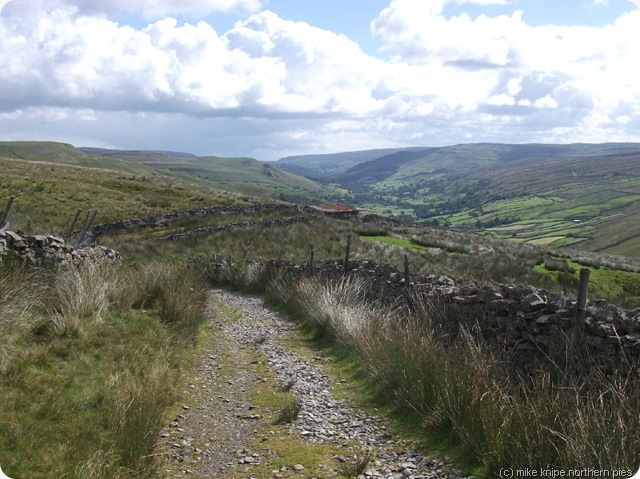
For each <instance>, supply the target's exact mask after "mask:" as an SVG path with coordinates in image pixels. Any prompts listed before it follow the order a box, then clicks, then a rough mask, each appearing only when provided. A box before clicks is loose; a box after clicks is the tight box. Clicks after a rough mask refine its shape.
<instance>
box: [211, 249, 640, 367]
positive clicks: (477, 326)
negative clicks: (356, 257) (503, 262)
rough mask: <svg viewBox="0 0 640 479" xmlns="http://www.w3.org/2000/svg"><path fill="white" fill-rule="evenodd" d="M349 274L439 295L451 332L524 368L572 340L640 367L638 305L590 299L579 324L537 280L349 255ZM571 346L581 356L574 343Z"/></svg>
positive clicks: (335, 274)
mask: <svg viewBox="0 0 640 479" xmlns="http://www.w3.org/2000/svg"><path fill="white" fill-rule="evenodd" d="M262 266H263V268H264V270H265V274H266V275H267V278H274V277H276V276H277V275H279V274H285V275H288V276H291V277H310V276H314V277H316V278H324V279H329V280H337V279H339V278H341V277H343V275H344V274H345V268H344V262H343V260H334V261H322V262H316V263H315V264H314V266H313V267H311V266H310V265H309V264H298V265H296V264H290V263H287V262H283V261H270V262H267V263H264V264H263V265H262ZM216 267H217V268H228V265H226V263H218V264H217V265H216ZM347 274H349V275H353V276H359V277H361V278H364V279H365V280H366V283H367V284H368V294H369V296H370V298H371V299H372V300H377V301H382V302H383V303H386V304H398V302H401V303H403V304H404V305H406V306H408V307H411V306H412V303H413V302H414V301H416V298H420V299H419V300H428V301H435V302H437V303H438V304H439V305H440V306H441V307H440V308H438V311H441V312H444V316H445V318H443V320H444V321H445V322H447V324H448V330H449V331H458V330H459V328H460V326H465V327H466V328H467V329H468V330H470V331H472V332H473V333H474V334H475V335H476V336H477V337H481V338H482V339H483V342H484V343H485V344H487V345H488V346H489V347H490V350H491V351H492V352H493V353H494V354H495V355H496V356H497V357H499V358H500V359H502V360H504V361H508V362H509V363H511V364H512V365H514V366H515V367H516V369H517V370H519V371H521V372H525V373H530V372H532V371H535V370H538V369H540V368H544V367H546V366H548V365H549V364H550V361H554V362H555V363H556V364H562V362H563V361H564V360H565V359H566V357H567V354H566V353H567V348H568V347H569V348H574V347H578V351H579V352H580V351H586V353H587V354H585V356H584V358H582V359H581V360H582V361H584V364H582V366H583V367H589V368H593V369H598V370H599V371H602V372H604V373H606V374H617V375H628V374H629V373H632V372H638V370H639V368H640V308H636V309H633V310H625V309H622V308H619V307H617V306H615V305H613V304H609V303H607V302H605V301H600V300H592V301H589V302H588V305H587V311H586V319H585V321H584V323H582V324H578V322H577V320H576V302H575V299H574V298H570V297H567V296H564V295H561V294H558V293H554V292H550V291H545V290H539V289H537V288H534V287H532V286H514V285H504V284H481V283H477V282H473V281H461V280H456V279H453V278H450V277H448V276H444V275H422V276H415V277H414V276H410V275H405V274H404V273H403V272H401V271H399V270H398V269H396V268H394V267H392V266H389V265H384V264H376V263H374V262H372V261H350V262H349V264H348V268H347ZM576 335H577V336H576ZM576 337H577V339H578V341H577V342H575V339H574V338H576ZM570 352H571V354H573V355H574V356H575V354H576V351H575V350H571V349H570Z"/></svg>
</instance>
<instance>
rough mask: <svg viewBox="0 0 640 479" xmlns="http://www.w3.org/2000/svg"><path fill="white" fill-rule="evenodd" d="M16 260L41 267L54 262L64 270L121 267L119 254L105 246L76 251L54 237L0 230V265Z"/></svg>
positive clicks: (87, 246)
mask: <svg viewBox="0 0 640 479" xmlns="http://www.w3.org/2000/svg"><path fill="white" fill-rule="evenodd" d="M8 257H11V258H15V259H18V260H21V261H23V262H25V263H31V264H42V263H45V262H53V263H54V264H58V265H61V266H65V265H68V264H78V263H83V262H92V263H101V262H108V263H120V262H121V261H122V258H121V256H120V254H119V253H118V252H117V251H114V250H112V249H110V248H105V247H104V246H91V245H84V246H80V247H73V246H71V245H68V244H66V243H65V241H64V240H63V239H62V238H58V237H57V236H53V235H25V236H23V235H21V234H19V233H16V232H15V231H2V230H0V261H2V259H3V258H8Z"/></svg>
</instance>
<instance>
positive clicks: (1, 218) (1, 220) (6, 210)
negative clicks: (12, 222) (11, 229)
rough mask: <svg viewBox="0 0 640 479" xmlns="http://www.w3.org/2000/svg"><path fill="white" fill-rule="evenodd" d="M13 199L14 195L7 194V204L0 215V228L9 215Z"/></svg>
mask: <svg viewBox="0 0 640 479" xmlns="http://www.w3.org/2000/svg"><path fill="white" fill-rule="evenodd" d="M13 200H15V196H9V201H7V205H6V206H5V207H4V211H3V212H2V216H0V228H2V227H4V225H5V223H6V221H7V218H8V217H9V211H11V205H13Z"/></svg>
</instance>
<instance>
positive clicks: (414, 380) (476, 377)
mask: <svg viewBox="0 0 640 479" xmlns="http://www.w3.org/2000/svg"><path fill="white" fill-rule="evenodd" d="M363 289H364V287H363V285H362V284H360V283H359V282H358V281H354V280H352V279H344V280H342V281H340V282H336V283H333V284H331V283H322V282H319V281H318V280H311V279H302V280H298V281H296V282H295V283H290V282H289V283H287V282H286V280H279V282H278V283H276V284H274V285H273V287H272V288H271V291H270V295H271V296H272V297H275V298H280V299H281V300H282V301H283V302H285V304H287V306H288V308H289V309H290V311H291V312H292V313H293V314H294V315H295V317H297V318H300V319H301V321H303V324H306V323H311V326H308V329H311V330H314V329H313V328H315V331H320V332H321V334H316V337H317V336H323V337H325V338H326V337H327V336H328V337H331V338H332V339H333V340H334V341H336V342H337V343H339V344H341V345H342V346H343V347H344V348H346V349H348V350H350V351H352V352H353V353H354V354H355V356H356V357H357V358H358V361H359V364H360V366H361V368H362V369H363V370H364V371H365V372H366V373H367V375H368V376H369V377H370V378H371V380H372V384H373V385H375V387H376V388H378V389H379V390H380V391H382V392H383V393H384V395H385V396H386V397H387V398H389V399H390V400H391V401H392V402H393V403H395V404H397V405H398V406H399V407H401V408H404V409H406V410H408V411H412V412H413V413H415V414H417V415H418V417H419V418H420V420H421V422H422V423H423V424H424V426H425V427H426V428H428V429H431V430H442V431H446V430H452V431H453V432H454V433H455V436H456V437H457V441H458V442H459V443H460V445H461V446H462V447H463V448H464V450H465V451H466V452H467V454H468V455H469V457H473V458H474V459H475V461H477V462H478V463H481V464H484V465H485V467H486V470H487V472H488V474H489V475H493V474H495V473H497V472H498V471H499V470H500V468H503V467H508V468H515V467H520V468H522V467H529V468H534V469H535V468H543V469H544V468H547V467H550V465H552V466H553V467H554V468H559V469H580V468H583V467H585V464H588V465H589V467H597V468H602V469H611V468H626V469H630V470H635V469H634V468H636V467H637V464H636V461H637V457H639V454H640V438H638V435H637V434H636V433H635V432H634V431H637V428H638V427H640V385H638V383H637V381H634V380H632V379H629V380H622V379H616V378H610V377H605V376H603V375H599V374H589V375H585V374H584V373H580V369H575V368H574V369H566V370H560V369H559V370H556V371H553V370H552V371H546V372H543V371H541V372H539V373H538V374H537V375H535V376H534V377H527V378H523V377H519V376H517V375H514V374H513V372H512V371H511V370H510V369H508V368H507V367H505V365H504V364H503V363H500V362H499V361H497V360H496V359H495V358H494V357H493V356H492V355H491V354H490V352H489V351H487V350H486V348H485V347H484V344H483V342H482V340H480V339H477V338H476V336H475V335H474V334H473V333H472V332H471V331H468V330H466V329H464V328H462V327H460V326H459V325H458V324H457V322H456V320H455V318H452V317H451V314H450V312H448V311H445V310H444V309H443V308H442V307H441V306H439V305H438V304H433V303H429V302H428V299H427V298H425V297H415V298H414V299H413V301H412V304H413V308H412V309H411V310H407V309H405V308H402V309H400V308H396V309H393V308H385V307H382V306H379V305H376V304H371V303H366V302H365V301H364V299H363V298H364V294H363V293H364V291H363ZM567 352H568V354H570V353H571V351H570V350H568V351H567ZM557 367H558V368H560V366H557Z"/></svg>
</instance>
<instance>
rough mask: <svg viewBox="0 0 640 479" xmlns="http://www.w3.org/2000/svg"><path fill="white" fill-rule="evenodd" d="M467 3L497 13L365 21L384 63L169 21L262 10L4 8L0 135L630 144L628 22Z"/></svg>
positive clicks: (233, 3) (285, 28)
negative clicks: (562, 21) (36, 127)
mask: <svg viewBox="0 0 640 479" xmlns="http://www.w3.org/2000/svg"><path fill="white" fill-rule="evenodd" d="M1 1H2V0H0V2H1ZM467 2H470V3H476V4H479V5H483V4H485V5H486V4H507V3H509V2H507V1H506V0H393V1H391V2H390V4H389V6H388V7H387V8H385V9H384V10H383V11H382V12H380V14H379V15H378V17H377V18H376V19H375V21H374V22H373V23H372V30H373V32H374V34H375V35H377V36H378V37H379V38H380V39H381V40H382V42H383V44H384V47H385V49H386V50H387V51H388V52H391V55H392V58H391V59H390V60H383V59H381V58H376V57H373V56H371V55H368V54H366V53H364V52H363V50H362V49H361V48H360V47H359V46H358V45H357V44H356V43H355V42H353V41H351V40H350V39H349V38H347V37H346V36H344V35H340V34H336V33H333V32H330V31H327V30H323V29H320V28H316V27H314V26H312V25H309V24H307V23H304V22H293V21H288V20H285V19H283V18H281V17H279V16H278V15H276V14H275V13H273V12H270V11H261V12H258V13H254V14H251V15H248V16H247V17H246V19H245V20H243V21H240V22H238V23H236V24H235V26H234V27H233V28H231V29H230V30H229V31H226V32H217V31H216V30H215V29H214V28H213V27H212V26H211V25H210V24H208V23H206V22H204V21H199V22H193V23H179V22H178V21H177V20H176V19H174V18H172V17H170V16H166V14H167V13H174V14H176V15H177V14H180V13H181V12H182V13H184V12H186V11H189V12H192V13H193V12H198V11H200V10H202V11H209V12H210V11H213V10H228V9H233V8H241V9H254V8H258V7H259V6H260V4H261V1H260V0H183V1H177V0H157V1H153V2H152V1H140V2H137V3H136V4H135V9H137V11H144V12H145V13H146V14H147V15H148V16H158V15H159V16H160V18H156V19H155V20H153V21H152V22H150V23H149V24H148V25H147V26H146V27H132V26H127V25H123V24H120V23H118V22H116V21H115V20H113V19H111V18H110V17H109V15H110V14H112V13H117V12H123V11H127V9H129V10H128V11H131V8H133V7H130V6H129V5H130V4H131V2H128V1H125V0H105V1H103V2H95V1H89V0H47V1H46V2H45V1H40V0H13V1H12V2H9V3H7V4H6V5H5V7H4V9H3V10H2V13H1V14H0V62H1V64H2V65H3V68H2V69H0V84H2V89H0V113H1V114H0V126H1V127H2V129H3V131H14V132H15V135H19V134H20V130H19V129H18V126H17V125H21V126H22V127H23V130H22V131H23V132H24V131H28V129H29V125H30V121H29V118H31V119H33V121H34V122H36V121H37V122H40V124H46V125H48V126H49V128H50V131H54V130H52V128H53V126H52V125H54V124H56V125H63V124H64V125H66V126H67V127H68V128H71V127H72V126H74V125H75V127H76V128H77V129H78V130H76V131H79V130H81V131H87V132H88V131H89V130H91V129H92V128H95V125H98V124H100V125H107V124H108V125H110V126H109V128H107V129H109V131H112V132H113V134H112V135H111V136H110V137H109V138H110V139H111V138H115V132H117V131H118V128H117V127H116V126H114V125H117V124H118V123H117V121H116V118H117V117H118V116H121V117H122V118H126V120H125V119H123V120H121V122H120V123H121V124H125V125H127V131H136V129H135V128H133V127H132V126H131V125H134V124H136V122H143V121H144V124H145V125H146V126H145V128H146V129H148V130H149V132H150V133H149V134H153V132H155V134H156V135H158V136H161V135H162V134H163V132H165V131H168V130H171V128H173V131H175V130H176V128H175V126H171V127H169V126H168V125H170V123H171V122H170V119H174V120H175V121H179V122H180V124H181V125H184V127H185V128H186V129H188V130H189V132H190V133H188V134H187V133H184V134H185V135H186V136H185V143H186V144H190V142H192V140H193V139H192V138H191V136H189V135H191V134H193V135H196V133H195V132H197V136H198V137H200V138H203V137H213V136H214V133H215V132H218V133H219V132H222V131H224V132H226V136H225V140H224V141H223V140H221V139H218V140H217V141H218V143H217V144H218V145H219V146H220V148H222V145H223V143H224V144H226V143H228V142H229V141H230V140H229V139H230V138H234V139H236V140H238V139H242V140H241V141H239V143H238V144H240V145H249V144H253V143H256V142H258V140H257V138H259V141H261V142H262V145H263V146H262V147H259V146H258V145H257V144H256V145H255V148H254V151H260V152H261V153H264V154H269V155H271V154H273V153H268V152H274V151H277V150H278V149H280V150H285V149H287V147H286V145H287V144H289V145H303V144H305V142H307V144H308V145H313V148H316V149H317V150H318V151H322V148H327V146H326V145H327V144H331V145H334V147H335V148H338V145H344V149H350V147H349V146H348V145H349V144H351V145H353V146H354V147H356V146H357V147H358V148H360V147H362V148H366V147H368V146H371V147H373V146H392V145H406V144H447V143H459V142H461V141H473V140H476V141H551V140H552V139H553V138H556V137H557V138H562V139H564V140H567V141H578V140H579V138H578V136H579V135H584V136H585V139H589V138H592V139H594V140H595V139H596V138H599V137H607V135H609V136H608V137H609V138H611V139H614V132H615V135H620V136H621V137H624V135H626V138H629V137H633V135H637V131H638V130H637V127H638V122H639V121H640V92H639V91H638V89H637V84H636V81H635V80H636V78H637V72H636V69H637V66H636V65H637V63H638V62H637V53H636V48H635V43H636V37H637V33H636V32H637V31H638V29H640V11H633V12H630V13H628V14H625V15H623V16H621V17H620V18H618V20H617V21H616V22H615V23H613V24H611V25H607V26H605V27H601V28H596V27H561V26H554V25H545V26H537V27H533V26H530V25H528V24H527V23H526V22H525V21H524V20H523V15H522V12H520V11H517V10H516V11H514V12H513V13H511V14H510V15H501V16H495V17H488V16H485V15H480V16H478V17H477V18H472V17H470V16H469V15H466V14H462V15H458V16H447V15H446V14H445V12H446V7H447V5H449V4H451V3H467ZM97 5H99V11H98V10H96V9H97V8H98V7H97ZM154 9H155V10H154ZM36 112H40V113H39V114H37V113H36ZM74 112H75V113H74ZM38 115H39V116H38ZM42 115H45V116H42ZM81 118H82V120H80V119H81ZM225 121H228V122H230V123H229V125H235V126H233V127H231V126H226V125H227V123H225ZM9 125H11V127H9ZM92 125H93V126H92ZM223 125H224V126H223ZM9 128H13V129H12V130H10V129H9ZM55 128H56V130H55V131H58V130H57V129H58V128H60V127H59V126H56V127H55ZM634 128H635V130H634ZM616 129H617V130H616ZM231 130H233V132H234V133H231ZM251 132H253V135H254V136H251V135H252V133H251ZM105 134H106V133H105ZM187 136H189V138H188V140H187V139H186V137H187ZM249 137H251V138H253V140H251V141H248V140H247V138H249ZM636 137H637V136H636ZM216 138H219V137H216ZM109 141H111V140H109ZM94 143H96V144H98V142H97V140H96V141H95V142H94ZM85 144H86V143H85ZM322 145H324V146H322ZM130 146H131V147H135V146H136V145H130ZM141 146H145V145H141ZM146 146H149V145H146ZM290 147H291V146H290ZM290 147H289V148H290ZM163 148H170V145H163ZM239 148H241V147H239ZM340 148H342V146H341V147H340ZM191 150H193V148H191ZM288 151H289V152H292V153H293V151H291V150H288ZM222 152H223V151H221V153H222ZM227 153H228V151H227ZM235 154H250V153H249V152H241V151H236V152H235Z"/></svg>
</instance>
